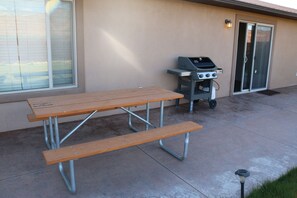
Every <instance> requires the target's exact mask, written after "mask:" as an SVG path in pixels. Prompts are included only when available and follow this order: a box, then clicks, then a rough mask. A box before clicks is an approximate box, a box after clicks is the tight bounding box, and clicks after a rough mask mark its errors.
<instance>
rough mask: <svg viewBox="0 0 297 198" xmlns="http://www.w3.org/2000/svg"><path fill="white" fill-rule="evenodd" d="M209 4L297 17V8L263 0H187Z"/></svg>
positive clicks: (291, 17)
mask: <svg viewBox="0 0 297 198" xmlns="http://www.w3.org/2000/svg"><path fill="white" fill-rule="evenodd" d="M187 1H192V2H197V3H203V4H208V5H214V6H220V7H226V8H232V9H237V10H243V11H248V12H255V13H259V14H265V15H270V16H276V17H283V18H289V19H294V20H296V19H297V9H293V8H288V7H283V6H278V5H275V4H271V3H267V2H264V1H261V0H187Z"/></svg>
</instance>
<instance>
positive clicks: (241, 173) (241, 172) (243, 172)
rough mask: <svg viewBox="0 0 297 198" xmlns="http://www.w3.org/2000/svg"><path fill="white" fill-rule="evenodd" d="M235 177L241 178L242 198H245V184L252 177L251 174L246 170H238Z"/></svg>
mask: <svg viewBox="0 0 297 198" xmlns="http://www.w3.org/2000/svg"><path fill="white" fill-rule="evenodd" d="M235 175H238V176H239V179H240V185H241V198H244V182H245V179H246V178H247V177H248V176H250V172H249V171H247V170H245V169H238V170H237V171H236V172H235Z"/></svg>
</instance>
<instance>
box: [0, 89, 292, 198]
mask: <svg viewBox="0 0 297 198" xmlns="http://www.w3.org/2000/svg"><path fill="white" fill-rule="evenodd" d="M277 91H279V92H280V94H276V95H273V96H266V95H263V94H258V93H251V94H244V95H237V96H233V97H225V98H220V99H218V100H217V101H218V106H217V108H216V109H214V110H211V109H209V108H208V104H207V103H205V102H199V103H198V104H195V108H194V109H195V111H194V112H193V113H189V112H188V105H187V104H182V105H180V107H179V108H175V107H173V106H172V107H167V108H166V109H165V120H164V124H165V125H167V124H172V123H178V122H182V121H185V120H192V121H194V122H198V123H200V124H202V125H203V126H204V128H203V129H202V130H201V131H198V132H193V133H191V135H190V145H189V155H188V158H187V159H186V160H185V161H183V162H180V161H178V160H176V159H175V158H172V157H171V156H170V155H168V154H166V153H165V152H164V151H162V150H161V149H160V148H159V146H158V144H157V143H156V142H153V143H148V144H144V145H141V146H138V147H132V148H128V149H124V150H120V151H116V152H111V153H106V154H103V155H99V156H94V157H90V158H86V159H81V160H78V161H76V162H75V164H76V177H77V190H78V191H77V193H76V194H75V195H73V194H71V193H69V192H68V191H67V189H66V187H65V185H64V183H63V181H62V179H61V176H60V175H59V173H58V170H57V167H56V166H46V165H45V162H44V160H43V158H42V154H41V152H42V151H43V150H45V149H46V147H45V145H44V142H43V131H42V127H37V128H33V129H25V130H18V131H12V132H7V133H1V134H0V149H1V152H0V159H1V160H0V167H1V170H2V171H0V192H1V193H0V197H3V198H4V197H5V198H6V197H30V198H34V197H239V193H240V192H239V191H240V184H239V180H238V178H237V177H236V176H235V174H234V172H235V171H236V170H237V169H239V168H245V169H248V170H249V171H250V172H251V176H250V177H249V178H248V179H247V182H246V190H247V191H250V190H251V189H252V188H253V187H255V186H257V185H259V184H261V183H262V182H264V181H265V180H267V179H275V178H277V177H279V176H280V175H281V174H283V173H285V172H286V171H287V170H288V169H289V168H291V167H296V166H297V146H296V144H295V140H296V139H297V135H296V132H297V122H296V120H297V99H296V97H297V86H293V87H288V88H282V89H278V90H277ZM140 114H143V115H144V112H140ZM158 119H159V112H158V111H157V110H152V111H151V121H152V122H154V123H158V121H159V120H158ZM77 123H78V122H70V123H64V124H61V127H62V129H61V134H62V135H63V134H65V132H66V131H69V130H71V129H72V128H73V127H74V126H75V125H76V124H77ZM135 126H137V127H142V128H143V126H142V125H141V123H140V122H138V121H135ZM127 133H131V131H130V130H129V129H128V126H127V116H126V115H125V114H121V115H114V116H108V117H103V118H97V119H92V120H89V121H88V122H87V123H86V124H85V125H84V126H83V127H82V128H80V130H79V133H77V134H75V135H74V136H73V137H71V138H70V139H69V140H68V142H67V143H65V145H70V144H75V143H78V142H87V141H90V140H95V139H101V138H106V137H112V136H117V135H122V134H127ZM182 140H183V137H175V138H171V139H168V140H166V141H165V143H166V145H168V146H170V147H172V148H173V149H174V150H176V151H181V150H182V143H183V142H182Z"/></svg>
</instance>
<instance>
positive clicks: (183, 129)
mask: <svg viewBox="0 0 297 198" xmlns="http://www.w3.org/2000/svg"><path fill="white" fill-rule="evenodd" d="M182 97H183V95H182V94H178V93H175V92H172V91H169V90H165V89H161V88H158V87H148V88H136V89H124V90H113V91H102V92H95V93H82V94H72V95H62V96H51V97H39V98H30V99H28V104H29V106H30V107H31V109H32V114H29V115H28V116H27V117H28V120H29V121H31V122H35V121H43V126H44V136H45V143H46V145H47V147H48V149H49V150H47V151H44V152H43V155H44V158H45V160H46V163H47V164H48V165H51V164H57V163H58V167H59V171H60V173H61V175H62V178H63V179H64V181H65V184H66V186H67V188H68V190H69V191H70V192H73V193H74V192H76V184H75V172H74V160H77V159H80V158H84V157H89V156H93V155H98V154H102V153H106V152H111V151H115V150H119V149H124V148H128V147H132V146H137V145H140V144H144V143H148V142H152V141H156V140H159V145H160V146H161V148H162V149H163V150H165V151H167V152H168V153H169V154H171V155H173V156H174V157H176V158H177V159H179V160H184V159H185V158H186V156H187V152H188V143H189V133H190V132H193V131H197V130H199V129H201V128H202V126H201V125H199V124H197V123H194V122H182V123H179V124H174V125H168V126H164V127H163V117H164V101H166V100H175V99H180V98H182ZM153 102H160V120H159V126H157V125H154V124H153V123H151V122H150V103H153ZM141 105H145V106H146V116H145V118H143V117H141V116H139V115H137V114H136V113H135V112H133V111H132V110H131V108H130V107H134V106H141ZM113 109H122V110H123V111H124V112H127V113H128V126H129V127H130V128H131V129H132V130H134V131H139V129H137V128H135V127H134V126H133V123H132V116H133V117H135V118H137V119H139V120H140V121H142V122H144V123H145V130H144V131H142V132H137V133H131V134H127V135H122V136H116V137H111V138H106V139H102V140H95V141H91V142H87V143H80V144H76V145H70V146H65V147H61V144H62V143H63V142H64V141H65V140H67V139H68V138H69V137H70V136H71V135H73V134H74V133H75V132H76V131H77V130H78V129H79V128H80V127H81V126H82V125H83V124H84V123H85V122H86V121H87V120H89V119H90V118H91V117H92V116H93V115H94V114H95V113H97V112H100V111H107V110H113ZM81 114H88V115H87V116H86V118H85V119H84V120H82V121H81V122H80V123H79V124H78V125H77V126H76V127H74V128H73V129H72V130H71V131H69V132H68V133H67V135H65V136H64V137H63V138H61V139H60V134H59V121H58V118H61V117H67V116H74V115H81ZM181 134H185V140H184V150H183V152H182V155H179V154H177V153H175V152H173V151H172V150H170V149H169V148H167V147H166V146H165V145H164V142H163V139H165V138H169V137H172V136H177V135H181ZM63 162H69V176H67V175H66V173H65V171H64V167H63Z"/></svg>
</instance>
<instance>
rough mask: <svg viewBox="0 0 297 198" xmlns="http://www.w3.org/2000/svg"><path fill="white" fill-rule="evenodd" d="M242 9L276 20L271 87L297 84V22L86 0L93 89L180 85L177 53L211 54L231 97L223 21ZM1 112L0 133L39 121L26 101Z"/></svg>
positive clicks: (229, 45) (146, 2)
mask: <svg viewBox="0 0 297 198" xmlns="http://www.w3.org/2000/svg"><path fill="white" fill-rule="evenodd" d="M77 2H78V5H79V6H80V7H81V8H82V4H81V3H82V0H77ZM238 14H240V15H247V16H254V17H256V18H257V17H260V18H265V19H266V18H267V19H268V20H271V21H274V22H276V31H275V35H274V36H275V37H274V38H275V41H274V49H273V58H272V67H271V77H270V84H269V88H278V87H284V86H290V85H297V77H296V76H295V74H296V72H297V62H296V58H295V56H296V54H297V48H296V46H294V43H296V42H297V25H296V23H297V22H296V21H293V20H287V19H277V18H275V17H267V16H262V15H256V14H251V13H245V12H240V11H236V10H232V9H225V8H218V7H213V6H207V5H204V4H198V3H191V2H187V1H182V0H112V1H111V0H84V1H83V18H81V19H80V20H79V21H78V23H79V24H80V25H81V26H83V29H80V30H79V31H83V34H80V35H81V37H83V38H81V39H82V41H83V43H82V44H80V48H79V50H80V51H83V52H84V53H80V54H79V56H83V57H80V60H83V61H81V62H80V63H79V67H84V72H85V73H84V76H85V78H84V81H85V88H86V91H87V92H90V91H100V90H110V89H119V88H133V87H144V86H153V85H156V86H161V87H164V88H167V89H171V90H173V89H174V88H175V87H176V78H175V77H174V76H172V75H169V74H167V73H166V70H167V69H168V68H175V67H176V66H177V57H178V56H209V57H211V59H212V60H213V61H214V62H215V63H216V64H217V66H219V67H222V68H223V70H224V73H223V74H222V75H220V76H219V78H218V79H217V81H218V83H219V84H220V87H221V89H220V90H219V92H218V93H217V94H218V96H219V97H222V96H228V95H230V85H231V79H232V75H231V74H232V63H233V55H234V40H235V35H236V31H235V29H236V26H235V25H234V26H233V28H231V29H226V28H225V26H224V21H225V19H231V20H232V21H233V22H235V21H236V17H237V16H238ZM83 54H84V55H83ZM0 111H1V114H0V123H1V124H0V132H3V131H9V130H14V129H20V128H28V127H32V126H36V124H32V123H28V122H27V120H26V114H27V113H29V112H30V109H29V107H28V106H27V104H26V102H18V103H6V104H0ZM102 115H106V114H102ZM38 124H40V123H38Z"/></svg>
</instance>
